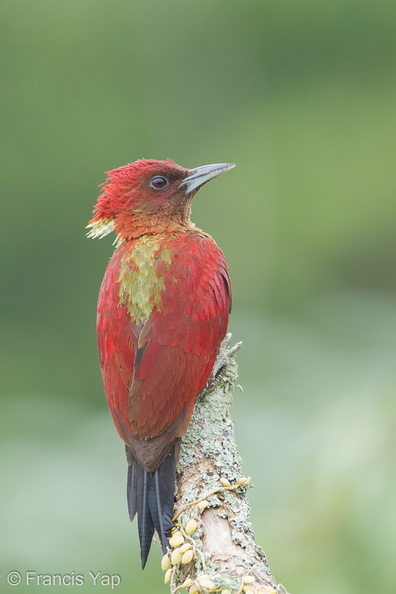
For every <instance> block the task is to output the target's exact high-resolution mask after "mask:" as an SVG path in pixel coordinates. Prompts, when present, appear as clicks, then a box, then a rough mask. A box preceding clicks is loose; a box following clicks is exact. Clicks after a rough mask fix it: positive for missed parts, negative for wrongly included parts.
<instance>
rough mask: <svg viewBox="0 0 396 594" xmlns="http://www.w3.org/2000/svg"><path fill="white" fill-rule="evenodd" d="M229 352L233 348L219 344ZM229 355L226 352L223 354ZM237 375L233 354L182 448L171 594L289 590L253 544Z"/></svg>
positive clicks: (168, 563)
mask: <svg viewBox="0 0 396 594" xmlns="http://www.w3.org/2000/svg"><path fill="white" fill-rule="evenodd" d="M222 350H223V355H224V351H225V352H226V353H225V354H226V355H227V350H228V352H230V351H231V352H232V350H233V349H230V348H229V345H228V341H225V342H224V343H223V346H222ZM226 358H227V357H226ZM237 377H238V371H237V364H236V361H235V359H234V357H233V356H231V358H229V359H228V363H227V365H226V366H225V367H224V368H223V369H222V370H221V371H220V372H219V373H218V375H217V379H216V382H214V386H213V387H210V388H207V390H206V391H205V393H204V394H203V395H202V396H201V397H200V398H199V400H198V401H197V404H196V406H195V411H194V415H193V418H192V420H191V423H190V426H189V428H188V431H187V433H186V435H185V436H184V437H183V440H182V445H181V453H180V460H179V464H178V468H177V481H176V482H177V485H176V488H177V490H176V503H175V512H176V516H175V520H176V528H175V531H174V533H173V536H172V538H171V539H170V551H169V554H168V555H166V556H165V557H164V558H163V559H162V568H163V570H164V571H165V572H166V573H165V583H170V590H171V594H174V593H175V592H186V591H187V592H189V594H195V593H206V592H222V593H223V594H241V593H242V592H245V593H250V594H253V593H254V594H259V593H260V594H270V593H271V594H286V590H285V588H284V587H283V586H282V585H281V584H277V583H276V582H275V580H274V578H273V576H272V573H271V570H270V567H269V565H268V561H267V559H266V556H265V554H264V552H263V551H262V549H261V548H260V547H259V546H258V545H257V544H256V543H255V540H254V533H253V529H252V525H251V523H250V509H249V505H248V502H247V497H246V493H247V490H248V488H249V486H250V479H249V478H246V477H243V476H242V460H241V457H240V455H239V454H238V451H237V447H236V442H235V435H234V422H233V420H232V418H231V403H232V397H233V393H234V390H235V388H236V382H237Z"/></svg>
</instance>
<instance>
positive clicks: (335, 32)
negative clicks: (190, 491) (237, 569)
mask: <svg viewBox="0 0 396 594" xmlns="http://www.w3.org/2000/svg"><path fill="white" fill-rule="evenodd" d="M0 30H1V34H0V47H1V52H0V63H1V94H0V104H1V110H0V114H1V116H0V117H1V143H2V156H1V169H2V171H1V186H2V201H1V203H2V205H3V206H2V208H3V215H2V217H1V218H2V223H3V224H2V232H1V241H2V244H3V245H2V249H1V252H0V258H1V270H2V272H1V278H2V290H1V298H2V306H1V315H2V320H1V348H2V361H3V364H2V371H1V384H2V385H1V405H2V412H1V416H0V429H1V441H0V447H1V449H0V459H1V466H2V468H1V477H2V480H1V483H2V486H1V502H0V526H1V537H2V538H1V545H0V553H1V568H0V569H1V571H0V591H1V592H15V593H16V592H24V591H31V589H32V588H29V589H27V588H26V586H23V585H22V586H19V587H11V586H7V582H6V574H7V573H8V572H9V571H10V570H18V571H20V572H21V573H22V575H23V576H24V575H25V573H26V571H27V570H35V571H36V572H38V573H63V574H71V573H72V572H73V571H74V572H75V573H76V574H78V573H82V574H83V575H84V576H85V577H86V584H85V585H84V586H83V587H78V586H75V587H74V588H73V587H72V586H70V587H69V588H68V589H69V590H80V591H84V592H86V593H87V594H88V593H89V592H97V591H98V586H97V587H95V588H94V587H93V586H92V584H91V583H90V581H89V575H88V572H89V571H90V570H91V571H94V572H95V573H96V572H97V571H101V572H102V573H104V574H115V573H117V574H120V575H121V577H122V584H121V585H120V586H119V587H118V588H117V589H116V591H117V592H118V593H120V594H121V593H122V594H124V593H127V592H148V593H150V594H151V593H152V594H157V593H158V594H160V593H165V592H167V591H168V588H167V586H164V585H162V573H161V570H160V569H159V559H160V552H159V549H158V547H156V550H154V551H153V553H152V555H151V558H150V561H149V565H148V569H147V570H146V571H145V572H144V573H142V572H141V570H140V567H139V553H138V544H137V535H136V526H135V525H133V526H130V524H129V521H128V517H127V511H126V502H125V493H124V491H125V487H124V485H125V466H126V465H125V461H124V453H123V446H122V443H121V441H120V440H119V438H118V436H117V434H116V432H115V430H114V428H113V426H112V422H111V421H110V418H109V416H108V413H107V409H106V405H105V400H104V397H103V391H102V386H101V380H100V375H99V370H98V364H97V355H96V342H95V305H96V296H97V292H98V288H99V284H100V281H101V278H102V274H103V271H104V268H105V265H106V262H107V260H108V258H109V257H110V255H111V253H112V250H113V247H112V239H109V238H106V239H104V240H103V241H101V242H99V241H91V240H89V241H88V240H87V239H86V238H85V236H84V226H85V225H86V223H87V221H88V219H89V218H90V213H91V209H92V206H93V204H94V202H95V200H96V196H97V193H98V190H97V185H98V184H100V183H101V182H102V181H103V180H104V174H103V171H105V170H108V169H111V168H114V167H117V166H120V165H123V164H125V163H127V162H130V161H133V160H135V159H137V158H140V157H150V158H158V159H162V158H167V157H170V158H172V159H174V160H175V161H176V162H178V163H180V164H182V165H184V166H187V167H193V166H198V165H203V164H207V163H212V162H221V161H231V162H235V163H237V165H238V166H237V168H236V169H235V170H233V171H232V172H230V173H228V174H227V175H226V176H224V177H222V178H221V179H220V180H216V181H214V182H213V183H212V184H209V185H208V186H206V187H205V189H204V190H202V192H200V193H199V194H198V196H197V198H196V200H195V204H194V212H193V219H194V221H195V222H196V223H197V224H198V225H199V226H202V227H203V228H204V229H205V230H206V231H208V232H209V233H211V234H212V235H213V236H214V237H215V238H216V240H217V242H218V243H219V244H220V246H221V247H222V248H223V250H224V252H225V254H226V256H227V260H228V262H229V266H230V270H231V275H232V280H233V289H234V311H233V316H232V321H231V330H232V332H233V333H234V338H235V340H243V342H244V346H243V349H242V351H241V352H240V355H239V356H238V360H239V363H240V382H241V384H242V385H243V387H244V392H243V394H242V393H240V392H238V393H237V394H236V395H235V405H234V410H235V420H236V431H237V437H238V444H239V448H240V451H241V454H242V456H243V458H244V469H245V473H246V474H249V475H251V476H252V479H253V482H254V484H255V488H254V489H252V490H251V491H250V501H251V505H252V520H253V523H254V526H255V530H256V535H257V540H258V542H259V543H260V544H261V545H262V546H263V548H264V549H265V551H266V553H267V556H268V558H269V561H270V564H271V568H272V571H273V573H274V574H275V576H276V578H277V580H279V581H281V582H283V583H284V584H285V585H286V586H287V588H288V589H289V591H290V592H291V593H292V594H297V593H298V592H301V593H304V594H314V593H315V594H316V593H317V592H320V593H321V594H330V593H331V594H333V593H334V592H337V593H339V594H352V593H356V592H359V593H360V594H364V593H372V592H381V593H391V592H395V591H396V573H395V569H394V556H395V551H396V539H395V528H396V495H395V482H396V479H395V471H394V466H395V429H394V426H395V421H394V418H395V412H396V411H395V408H396V406H395V398H394V395H395V389H396V375H395V359H396V299H395V289H396V275H395V269H396V245H395V231H394V228H395V223H396V200H395V187H396V179H395V178H396V173H395V172H396V167H395V164H394V161H395V150H396V140H395V137H396V110H395V105H396V74H395V58H396V3H395V2H394V1H391V0H378V1H377V2H372V1H369V0H361V1H360V2H357V1H353V0H332V1H331V2H330V1H327V2H326V1H321V2H320V1H317V2H314V1H312V0H301V1H300V2H294V1H292V0H276V1H273V2H270V1H268V0H244V1H243V2H242V1H240V2H237V1H236V0H231V1H230V0H228V1H225V0H217V1H213V0H200V1H197V0H192V1H191V0H190V1H188V0H184V1H182V0H167V1H164V0H162V1H160V0H145V1H144V2H143V1H137V0H129V1H124V0H112V1H110V0H107V1H105V0H68V1H67V2H66V1H62V0H58V1H51V0H35V1H33V2H32V0H4V1H3V2H2V3H1V7H0ZM32 587H33V586H32ZM99 588H100V587H99ZM64 589H65V587H63V588H49V587H44V586H43V587H40V586H34V588H33V590H34V591H37V592H41V591H43V592H44V591H45V592H48V591H54V592H55V591H59V592H60V591H64ZM102 589H103V588H102ZM105 590H106V591H107V590H109V588H105Z"/></svg>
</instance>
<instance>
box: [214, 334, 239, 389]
mask: <svg viewBox="0 0 396 594" xmlns="http://www.w3.org/2000/svg"><path fill="white" fill-rule="evenodd" d="M231 338H232V334H231V332H227V334H226V336H225V338H224V340H223V342H222V343H221V345H220V348H219V352H218V353H217V357H216V361H215V364H214V366H213V370H212V373H211V375H210V377H209V380H208V382H207V384H206V389H205V391H208V390H213V389H214V388H215V387H216V384H218V383H219V382H220V381H221V379H222V378H223V376H224V373H225V371H226V369H227V367H228V366H229V365H230V363H231V359H232V357H233V356H234V355H235V353H236V352H237V351H238V350H239V349H240V348H241V345H242V341H239V342H237V343H235V344H234V345H233V346H230V341H231Z"/></svg>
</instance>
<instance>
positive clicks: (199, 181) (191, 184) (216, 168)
mask: <svg viewBox="0 0 396 594" xmlns="http://www.w3.org/2000/svg"><path fill="white" fill-rule="evenodd" d="M233 167H235V164H234V163H215V164H214V165H203V166H202V167H196V168H195V169H190V170H189V172H188V173H189V176H188V177H186V178H185V179H183V181H182V182H181V184H180V186H186V196H188V194H191V192H194V190H197V189H198V188H200V187H201V186H202V185H203V184H206V182H208V181H210V180H211V179H213V178H214V177H217V176H218V175H220V174H221V173H225V171H228V170H229V169H232V168H233Z"/></svg>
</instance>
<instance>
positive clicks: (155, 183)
mask: <svg viewBox="0 0 396 594" xmlns="http://www.w3.org/2000/svg"><path fill="white" fill-rule="evenodd" d="M168 183H169V182H168V180H167V179H166V177H162V175H156V176H155V177H153V179H152V180H151V181H150V186H151V187H152V188H154V190H163V189H164V188H166V186H167V185H168Z"/></svg>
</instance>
